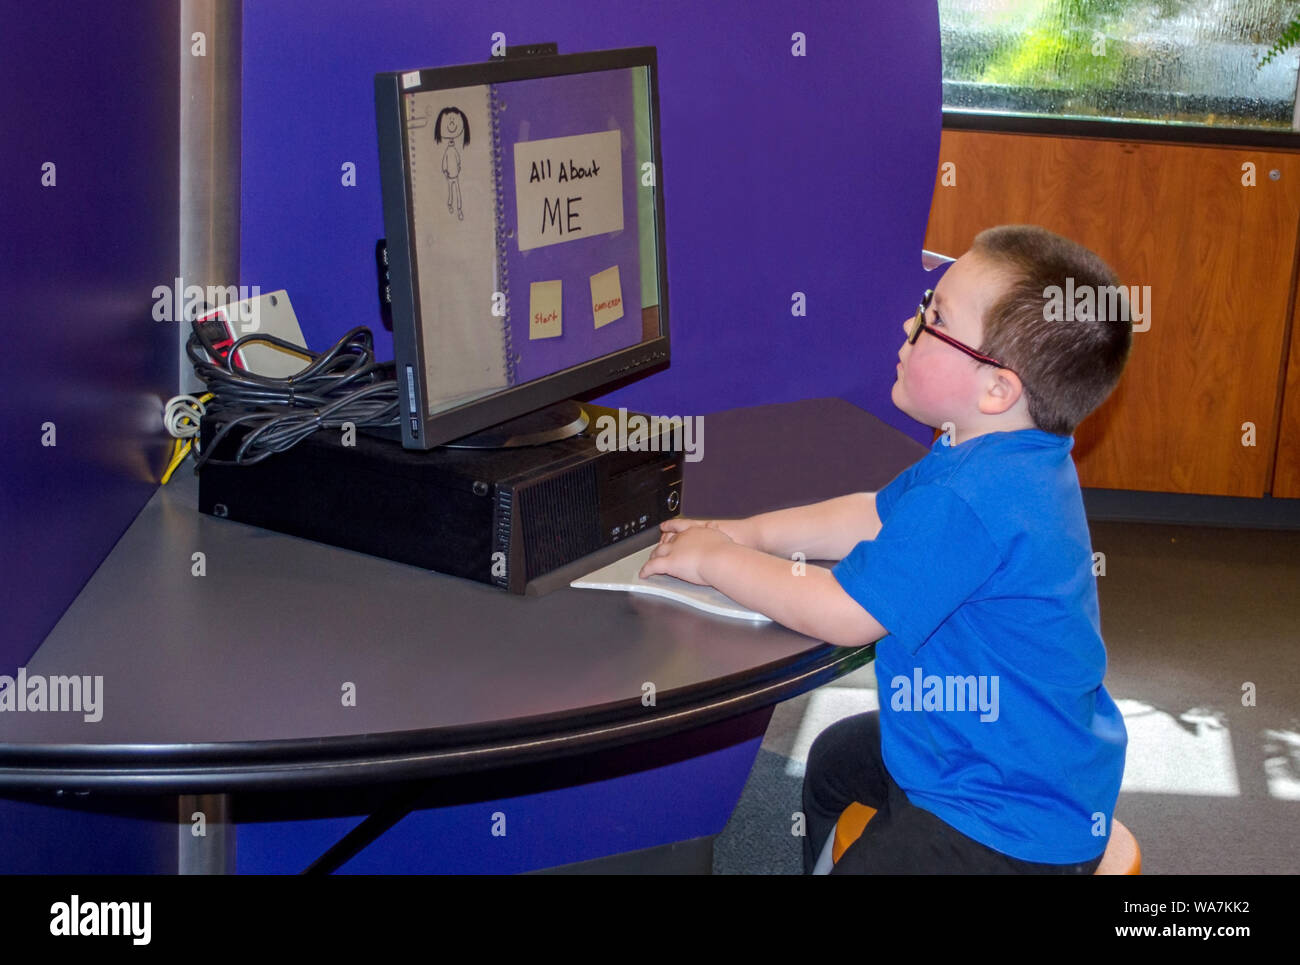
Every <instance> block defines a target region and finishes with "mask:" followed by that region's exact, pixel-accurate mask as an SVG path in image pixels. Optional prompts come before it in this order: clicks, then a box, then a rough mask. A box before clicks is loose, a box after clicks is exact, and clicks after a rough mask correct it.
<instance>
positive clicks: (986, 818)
mask: <svg viewBox="0 0 1300 965" xmlns="http://www.w3.org/2000/svg"><path fill="white" fill-rule="evenodd" d="M1067 279H1070V280H1072V282H1073V291H1074V292H1075V293H1076V298H1079V297H1080V296H1081V294H1082V293H1083V292H1085V290H1091V292H1092V295H1093V302H1092V306H1093V310H1092V311H1091V312H1089V311H1088V303H1087V302H1086V301H1081V302H1080V303H1079V305H1078V306H1077V307H1075V311H1074V312H1073V319H1071V320H1069V321H1062V320H1060V319H1061V318H1062V317H1065V318H1069V315H1063V313H1061V312H1059V311H1055V310H1053V309H1055V308H1059V305H1060V293H1061V292H1063V291H1065V290H1066V287H1067ZM1052 286H1057V287H1056V288H1055V289H1053V288H1052ZM1117 286H1118V281H1117V279H1116V277H1115V274H1114V272H1112V271H1111V269H1110V268H1109V267H1107V266H1106V264H1105V263H1104V262H1102V261H1101V259H1099V258H1098V257H1097V256H1096V255H1094V254H1093V253H1092V252H1090V251H1088V250H1087V249H1085V248H1083V247H1081V246H1080V245H1077V244H1075V243H1074V242H1071V241H1068V240H1067V239H1065V238H1062V237H1060V236H1058V235H1055V234H1052V233H1051V232H1048V231H1045V230H1043V229H1042V228H1038V227H1033V226H1025V225H1007V226H1002V227H999V228H992V229H990V230H988V231H985V232H982V233H981V234H980V235H979V236H978V237H976V239H975V242H974V244H973V245H972V247H971V250H970V251H969V252H967V253H966V254H965V255H963V256H962V257H961V258H960V259H958V260H957V261H956V262H954V263H953V264H952V265H951V266H950V267H949V268H948V270H947V272H946V273H945V274H944V276H943V278H942V279H941V280H940V281H939V283H938V285H937V286H936V290H935V291H934V293H933V297H929V293H927V298H926V299H925V300H923V302H922V305H921V307H920V308H919V309H918V312H917V316H916V317H915V318H909V319H907V321H906V322H905V323H904V325H903V329H904V331H905V332H906V334H907V339H906V340H905V341H904V343H903V345H902V348H901V349H900V350H899V353H898V358H899V364H898V369H897V380H896V381H895V383H894V387H893V393H892V398H893V401H894V404H895V405H897V406H898V407H899V408H900V409H902V410H903V411H904V412H906V413H907V414H908V415H910V416H912V417H913V418H915V419H917V420H918V421H920V422H922V423H924V424H925V425H929V426H933V427H935V428H938V429H941V430H943V431H944V435H943V436H942V437H941V438H940V439H939V440H938V441H936V442H935V443H934V445H933V446H932V447H931V449H930V452H929V454H928V455H926V456H925V458H923V459H922V460H921V461H920V462H918V463H916V464H915V465H913V466H911V467H910V468H908V469H906V470H904V471H903V472H902V473H901V474H899V476H898V477H897V478H895V479H894V480H893V481H892V482H890V483H889V485H887V486H886V487H885V488H884V489H882V490H881V491H880V492H878V493H855V494H851V495H847V496H841V497H838V498H836V499H831V500H827V501H826V502H822V503H816V504H813V505H810V506H801V507H797V508H795V509H787V510H782V511H780V512H773V513H764V514H762V515H759V516H752V517H749V518H748V519H741V520H715V521H710V522H703V521H700V520H689V519H676V520H670V521H668V522H665V523H663V524H662V526H661V530H662V536H661V539H660V543H659V545H658V546H657V547H656V548H655V551H654V553H653V554H652V556H651V559H650V560H649V561H648V562H647V563H646V565H645V567H644V568H643V569H642V571H641V575H642V576H649V575H651V574H653V573H668V574H671V575H672V576H676V577H679V578H681V579H684V580H688V581H690V582H693V583H707V584H711V585H713V586H715V587H717V588H718V589H719V590H721V591H722V592H724V593H726V594H727V595H728V596H730V597H732V598H733V599H735V600H736V601H738V602H739V603H741V604H743V605H745V606H747V607H750V608H751V609H755V610H759V611H761V612H763V613H765V614H767V615H768V616H770V617H772V618H773V619H774V620H776V621H778V622H780V623H782V624H784V625H785V626H787V627H790V628H791V629H794V630H798V631H800V632H802V633H806V634H808V635H809V636H812V637H816V638H817V639H820V640H825V641H826V642H827V643H830V644H834V645H836V646H844V647H858V646H863V645H865V644H868V643H871V642H873V641H877V640H879V643H878V644H877V646H876V659H875V668H876V679H877V681H878V683H879V693H880V710H879V711H873V712H871V713H868V714H861V715H858V716H856V717H850V718H848V719H846V720H842V721H840V722H839V723H837V724H835V725H833V726H832V727H830V728H828V729H827V730H826V731H825V732H824V733H822V734H821V736H819V737H818V739H817V740H816V742H814V744H813V746H812V749H811V751H810V753H809V757H808V766H807V771H806V775H805V778H804V791H803V799H804V813H805V815H806V819H807V834H806V836H805V838H804V868H805V870H806V871H808V870H811V869H812V867H813V865H814V863H815V862H816V860H817V857H818V854H819V852H820V850H821V848H822V845H823V843H824V842H825V841H826V839H827V837H828V835H830V834H831V832H832V831H833V829H834V826H835V822H836V820H837V819H838V818H839V816H840V812H841V811H842V810H843V809H844V808H845V807H846V806H847V805H849V804H850V803H852V802H853V801H859V802H861V803H863V804H866V805H868V806H870V807H873V808H876V809H877V814H876V815H875V817H874V818H873V819H872V820H871V822H870V823H869V824H868V825H867V829H866V831H865V832H864V833H863V835H862V837H861V838H860V839H859V840H858V841H857V842H856V843H855V844H854V845H852V846H851V847H850V848H849V849H848V850H847V851H846V852H845V853H844V855H843V857H842V858H841V859H840V861H839V862H838V863H837V864H836V866H835V872H836V873H891V872H892V873H945V872H949V873H951V872H958V873H1004V874H1005V873H1030V874H1041V873H1058V874H1090V873H1092V872H1093V871H1094V870H1095V869H1096V866H1097V864H1098V863H1099V862H1100V860H1101V856H1102V853H1103V852H1104V851H1105V848H1106V841H1107V837H1106V836H1107V835H1108V834H1109V830H1110V822H1111V817H1112V814H1113V811H1114V808H1115V801H1116V798H1117V797H1118V795H1119V786H1120V778H1121V776H1122V774H1123V770H1124V749H1125V744H1126V742H1127V734H1126V732H1125V729H1124V722H1123V719H1122V718H1121V716H1120V713H1119V711H1118V709H1117V708H1116V706H1115V704H1114V702H1113V701H1112V700H1111V697H1110V695H1109V694H1108V693H1107V692H1106V689H1105V687H1103V686H1102V677H1103V675H1104V673H1105V669H1106V654H1105V649H1104V647H1103V644H1102V639H1101V632H1100V631H1101V627H1100V622H1099V616H1098V607H1097V583H1096V578H1095V576H1094V575H1093V571H1092V545H1091V540H1090V537H1089V533H1088V524H1087V520H1086V518H1085V516H1084V511H1083V500H1082V496H1081V494H1080V491H1079V481H1078V477H1077V475H1076V473H1075V468H1074V463H1073V461H1072V460H1071V458H1070V449H1071V448H1072V447H1073V445H1074V439H1073V436H1072V433H1073V432H1074V430H1075V427H1076V426H1078V424H1079V423H1080V422H1081V421H1082V420H1083V418H1084V417H1085V416H1087V415H1088V413H1090V412H1092V410H1093V409H1095V408H1096V407H1097V406H1098V405H1100V404H1101V402H1102V401H1103V400H1104V399H1105V398H1106V396H1107V395H1109V394H1110V391H1111V389H1112V388H1114V386H1115V384H1116V382H1117V381H1118V380H1119V377H1120V373H1121V372H1122V371H1123V368H1124V363H1125V362H1126V360H1127V358H1128V352H1129V345H1130V341H1131V339H1132V335H1131V322H1129V321H1127V320H1126V319H1127V318H1128V314H1127V303H1126V302H1124V301H1123V300H1122V295H1119V296H1116V295H1115V294H1114V293H1115V292H1116V291H1117ZM1053 293H1055V297H1056V304H1055V305H1052V303H1051V300H1052V295H1053ZM1108 301H1109V302H1110V306H1111V309H1112V310H1111V311H1109V312H1108V311H1106V310H1105V309H1106V306H1107V302H1108ZM1116 305H1118V307H1119V309H1120V311H1118V312H1116V311H1114V310H1113V309H1114V308H1115V307H1116ZM1098 306H1100V310H1098ZM1117 314H1118V315H1119V318H1116V317H1115V316H1116V315H1117ZM796 551H798V552H802V553H803V554H804V555H805V558H807V559H826V560H839V561H840V562H839V563H838V564H837V565H836V566H835V568H834V569H833V570H827V569H823V568H821V567H816V566H811V567H807V568H806V569H804V568H799V570H798V571H797V570H796V568H795V567H793V566H792V565H791V563H790V558H791V556H792V555H793V554H794V553H795V552H796Z"/></svg>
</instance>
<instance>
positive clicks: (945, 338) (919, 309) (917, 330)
mask: <svg viewBox="0 0 1300 965" xmlns="http://www.w3.org/2000/svg"><path fill="white" fill-rule="evenodd" d="M932 298H934V289H933V288H928V289H926V292H925V294H924V295H923V296H921V304H919V305H917V306H916V319H915V320H914V321H913V322H912V328H911V330H910V331H909V332H908V333H907V344H908V345H915V344H916V340H917V339H918V338H920V337H921V333H922V332H929V333H930V334H931V335H933V336H934V337H935V338H937V339H939V340H940V341H942V342H947V343H948V344H949V345H951V346H952V347H953V348H955V349H957V350H958V351H961V352H965V353H966V354H967V355H969V356H970V357H971V358H973V359H975V360H976V361H977V362H983V363H984V364H985V365H992V366H995V367H997V368H999V369H1006V370H1007V371H1008V372H1013V373H1015V374H1016V375H1017V376H1019V374H1020V373H1018V372H1016V370H1015V369H1013V368H1011V367H1010V366H1007V365H1003V364H1002V363H1001V362H999V361H998V360H997V359H995V358H992V357H991V356H988V355H985V354H983V353H982V352H977V351H975V350H974V349H973V348H971V347H970V346H969V345H966V344H963V343H962V342H959V341H957V340H956V339H955V338H953V337H952V336H951V335H945V334H943V332H940V331H939V330H938V329H936V328H935V327H934V326H933V325H927V324H926V323H925V313H926V312H927V311H928V310H929V308H930V300H931V299H932Z"/></svg>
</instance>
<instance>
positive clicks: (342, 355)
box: [185, 321, 400, 472]
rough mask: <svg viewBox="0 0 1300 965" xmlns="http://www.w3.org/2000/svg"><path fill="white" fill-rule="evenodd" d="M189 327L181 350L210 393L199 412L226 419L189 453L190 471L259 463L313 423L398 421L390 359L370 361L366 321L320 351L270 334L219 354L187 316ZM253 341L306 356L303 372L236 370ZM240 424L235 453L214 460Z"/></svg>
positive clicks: (248, 338)
mask: <svg viewBox="0 0 1300 965" xmlns="http://www.w3.org/2000/svg"><path fill="white" fill-rule="evenodd" d="M190 325H191V328H192V333H191V335H190V337H189V340H188V341H187V342H186V343H185V352H186V355H187V356H188V357H189V360H190V362H191V363H192V364H193V365H194V374H195V375H196V376H198V378H199V379H201V380H202V381H203V382H204V383H205V384H206V385H207V389H208V391H209V392H211V393H212V394H213V396H214V398H213V399H212V400H211V401H210V402H208V405H207V415H206V416H205V417H204V418H208V419H212V420H214V421H216V422H221V423H224V425H222V427H221V429H220V430H218V431H217V433H216V434H215V435H214V436H213V437H212V439H211V441H210V442H209V443H208V446H207V451H206V452H202V453H199V454H198V455H196V456H195V460H194V469H195V471H196V472H197V471H198V470H199V469H201V468H202V467H203V465H204V464H205V463H207V462H209V461H211V462H212V463H214V464H224V465H240V466H249V465H252V464H253V463H256V462H261V461H262V460H263V459H265V458H266V457H267V456H270V455H272V454H273V453H276V452H283V451H284V450H286V449H288V448H290V447H291V446H294V445H296V444H297V443H299V442H301V441H302V440H303V439H305V438H307V437H308V436H309V435H311V434H312V433H313V432H315V431H316V430H317V429H338V428H341V427H342V426H343V424H344V423H345V422H350V423H352V424H353V425H354V426H356V427H357V428H361V427H364V426H369V427H390V426H396V425H398V424H399V418H400V408H399V404H398V395H397V382H396V379H395V373H394V370H393V366H392V363H388V364H386V365H384V364H378V363H376V362H375V353H374V344H375V340H374V335H373V334H372V333H371V331H370V329H368V328H366V327H364V326H360V327H357V328H354V329H352V331H350V332H348V333H347V334H346V335H344V336H343V337H342V338H341V339H339V340H338V341H337V342H335V343H334V346H333V347H332V348H331V349H329V351H327V352H323V353H321V354H319V355H317V354H316V353H314V352H308V351H306V350H305V349H304V348H303V347H302V346H300V345H294V344H293V343H292V342H287V341H285V340H284V339H281V338H277V337H275V336H274V335H257V334H254V335H245V336H243V337H242V338H240V339H238V340H237V341H235V342H234V344H232V345H231V346H229V348H227V349H226V350H225V358H224V359H222V355H221V352H220V351H218V350H217V349H216V348H215V347H214V346H213V344H212V341H211V339H210V338H209V337H208V336H207V334H206V333H204V332H203V331H202V330H201V329H200V327H199V323H198V322H197V321H191V323H190ZM254 342H262V343H265V344H268V345H276V346H279V347H280V348H283V349H287V350H289V351H291V352H293V353H295V354H297V355H306V356H308V357H309V358H310V361H309V362H308V363H307V364H306V365H305V366H304V368H303V369H302V370H301V371H299V372H297V373H296V374H294V375H291V376H289V377H288V378H283V379H278V378H272V377H269V376H264V375H257V374H255V373H253V372H249V371H246V370H242V369H236V368H235V353H236V352H238V351H239V350H240V349H241V348H243V347H244V346H245V345H249V344H252V343H254ZM214 360H220V362H218V361H214ZM239 427H243V428H246V429H249V430H250V431H248V432H247V434H246V435H245V436H244V439H243V441H242V442H241V443H240V444H239V448H238V450H236V452H235V457H234V459H213V458H212V453H213V452H215V451H216V449H217V446H218V444H219V443H220V442H221V440H222V439H224V438H225V437H226V436H227V435H228V434H229V433H230V432H231V431H233V430H234V429H236V428H239Z"/></svg>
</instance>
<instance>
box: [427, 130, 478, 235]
mask: <svg viewBox="0 0 1300 965" xmlns="http://www.w3.org/2000/svg"><path fill="white" fill-rule="evenodd" d="M457 138H459V139H460V140H461V147H469V120H468V119H467V118H466V117H465V113H464V112H463V111H462V110H461V109H460V108H459V107H444V108H443V109H442V110H440V111H439V112H438V120H437V121H436V122H435V123H434V125H433V141H434V143H435V144H441V143H442V142H443V141H444V140H446V142H447V149H446V150H445V151H443V153H442V174H443V177H445V178H446V179H447V213H448V214H451V213H452V212H453V211H454V212H455V213H456V217H457V218H458V219H459V220H461V221H464V220H465V215H464V212H462V211H461V209H460V180H459V178H460V150H459V149H458V148H457V146H456V140H457Z"/></svg>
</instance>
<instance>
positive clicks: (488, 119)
mask: <svg viewBox="0 0 1300 965" xmlns="http://www.w3.org/2000/svg"><path fill="white" fill-rule="evenodd" d="M657 75H658V69H657V59H656V55H655V49H654V48H653V47H639V48H632V49H626V50H608V51H599V52H593V53H584V54H573V55H563V56H524V57H518V58H514V57H509V56H507V57H504V58H497V59H494V60H492V61H489V62H486V63H482V64H468V65H464V66H457V67H439V68H430V69H426V70H410V71H398V72H391V73H383V74H378V75H376V77H375V113H376V120H377V125H378V131H379V156H380V174H381V183H382V189H383V197H384V229H385V233H386V235H387V248H388V271H389V277H390V281H391V289H390V292H391V301H392V313H393V340H394V354H395V356H396V363H397V378H398V383H399V390H400V395H401V405H402V415H403V418H402V443H403V445H405V446H406V447H408V448H414V449H429V448H432V447H434V446H438V445H442V444H444V443H448V442H451V441H453V440H459V439H461V437H464V436H467V435H471V434H473V433H476V432H478V431H479V430H482V429H485V428H488V427H491V426H495V425H497V424H499V423H504V422H506V421H507V420H511V419H514V418H515V417H518V416H522V415H524V414H526V413H531V412H534V411H535V410H539V409H543V408H544V407H548V406H552V405H553V404H555V403H561V402H563V401H564V400H569V399H571V398H573V397H575V396H578V395H581V394H583V393H588V392H591V391H592V390H594V389H598V388H600V387H602V386H607V385H610V384H612V383H615V382H619V381H622V380H624V379H626V378H627V377H629V376H630V375H634V374H639V373H647V372H651V371H655V370H657V369H659V368H662V367H663V366H665V365H667V364H668V361H669V338H668V279H667V265H666V258H665V253H664V202H663V158H662V154H661V150H660V143H659V99H658V89H657Z"/></svg>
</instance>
